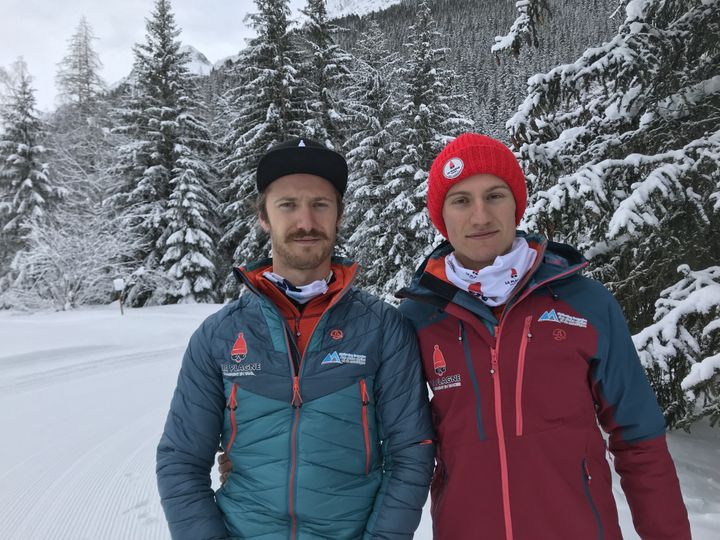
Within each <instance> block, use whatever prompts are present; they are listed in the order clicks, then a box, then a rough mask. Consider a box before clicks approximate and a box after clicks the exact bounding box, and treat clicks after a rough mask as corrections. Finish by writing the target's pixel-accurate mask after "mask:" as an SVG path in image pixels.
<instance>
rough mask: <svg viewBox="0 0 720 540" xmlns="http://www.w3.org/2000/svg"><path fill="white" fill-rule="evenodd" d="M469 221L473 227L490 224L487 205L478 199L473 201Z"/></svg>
mask: <svg viewBox="0 0 720 540" xmlns="http://www.w3.org/2000/svg"><path fill="white" fill-rule="evenodd" d="M470 221H471V223H472V224H473V225H478V226H482V225H487V224H488V223H489V222H490V211H489V208H488V205H487V203H486V202H485V201H484V200H482V199H480V200H475V201H473V204H472V214H471V215H470Z"/></svg>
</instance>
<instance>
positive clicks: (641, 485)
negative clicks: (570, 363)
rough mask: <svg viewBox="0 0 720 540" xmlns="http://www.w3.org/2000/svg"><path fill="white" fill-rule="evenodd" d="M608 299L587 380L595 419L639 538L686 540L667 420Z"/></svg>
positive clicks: (619, 314) (619, 313)
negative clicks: (607, 437) (612, 458)
mask: <svg viewBox="0 0 720 540" xmlns="http://www.w3.org/2000/svg"><path fill="white" fill-rule="evenodd" d="M608 296H609V302H608V304H607V309H608V312H607V319H606V321H605V323H604V324H606V325H607V326H606V327H605V328H604V329H603V330H604V331H603V332H601V338H600V346H599V351H598V357H597V358H596V362H595V365H594V367H593V369H592V375H591V376H592V379H593V380H592V391H593V396H594V399H595V401H596V403H597V415H598V419H599V420H600V424H601V425H602V427H603V429H604V430H605V431H607V432H608V433H609V434H610V445H609V447H610V451H611V452H612V453H613V454H614V456H615V470H616V471H617V473H618V474H619V475H620V483H621V485H622V488H623V491H624V492H625V496H626V498H627V501H628V504H629V505H630V511H631V513H632V518H633V524H634V525H635V530H636V531H637V533H638V534H639V535H640V537H641V538H642V539H643V540H689V539H690V538H691V535H690V523H689V521H688V516H687V509H686V508H685V503H684V502H683V498H682V494H681V492H680V482H679V481H678V477H677V473H676V471H675V464H674V463H673V461H672V458H671V457H670V452H669V451H668V447H667V442H666V440H665V419H664V418H663V416H662V411H661V410H660V407H659V406H658V403H657V399H656V397H655V393H654V392H653V390H652V388H651V386H650V383H649V382H648V380H647V377H646V375H645V370H644V369H643V367H642V365H641V363H640V359H639V358H638V355H637V352H636V350H635V346H634V344H633V341H632V338H631V336H630V331H629V329H628V327H627V323H626V322H625V317H624V315H623V313H622V310H621V309H620V306H619V305H618V303H617V302H616V301H615V299H614V298H612V296H611V295H610V294H609V293H608Z"/></svg>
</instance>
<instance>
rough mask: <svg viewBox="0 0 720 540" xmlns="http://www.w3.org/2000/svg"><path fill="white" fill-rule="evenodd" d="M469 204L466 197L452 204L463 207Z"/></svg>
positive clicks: (455, 200) (453, 201) (454, 200)
mask: <svg viewBox="0 0 720 540" xmlns="http://www.w3.org/2000/svg"><path fill="white" fill-rule="evenodd" d="M467 203H468V200H467V198H466V197H459V198H457V199H453V200H452V202H451V203H450V204H455V205H463V204H467Z"/></svg>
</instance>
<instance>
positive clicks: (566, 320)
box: [538, 309, 588, 328]
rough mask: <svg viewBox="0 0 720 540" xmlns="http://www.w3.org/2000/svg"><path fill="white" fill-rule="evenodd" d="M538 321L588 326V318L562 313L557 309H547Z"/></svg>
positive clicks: (581, 326)
mask: <svg viewBox="0 0 720 540" xmlns="http://www.w3.org/2000/svg"><path fill="white" fill-rule="evenodd" d="M538 322H556V323H560V324H568V325H570V326H579V327H580V328H587V323H588V322H587V319H583V318H582V317H573V316H572V315H568V314H567V313H561V312H560V311H555V310H554V309H551V310H550V311H546V312H545V313H543V314H542V315H540V318H539V319H538Z"/></svg>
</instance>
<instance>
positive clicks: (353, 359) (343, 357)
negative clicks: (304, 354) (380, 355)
mask: <svg viewBox="0 0 720 540" xmlns="http://www.w3.org/2000/svg"><path fill="white" fill-rule="evenodd" d="M366 360H367V357H366V356H365V355H364V354H351V353H342V352H341V353H339V352H337V351H333V352H331V353H328V355H327V356H326V357H325V358H324V359H323V361H322V364H356V365H358V366H364V365H365V362H366Z"/></svg>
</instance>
